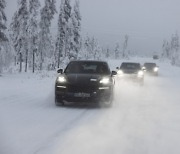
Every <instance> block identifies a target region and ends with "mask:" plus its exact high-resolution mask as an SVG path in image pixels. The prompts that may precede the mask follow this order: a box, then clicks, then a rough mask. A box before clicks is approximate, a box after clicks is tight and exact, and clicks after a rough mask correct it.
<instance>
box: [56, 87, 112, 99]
mask: <svg viewBox="0 0 180 154" xmlns="http://www.w3.org/2000/svg"><path fill="white" fill-rule="evenodd" d="M112 92H113V86H99V87H83V86H82V87H81V86H79V87H78V86H75V87H73V86H59V85H56V86H55V96H56V99H57V100H65V101H68V102H99V101H103V100H109V99H110V98H111V95H112Z"/></svg>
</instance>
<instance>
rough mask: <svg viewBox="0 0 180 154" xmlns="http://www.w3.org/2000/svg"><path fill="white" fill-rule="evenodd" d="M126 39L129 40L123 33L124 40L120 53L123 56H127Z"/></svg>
mask: <svg viewBox="0 0 180 154" xmlns="http://www.w3.org/2000/svg"><path fill="white" fill-rule="evenodd" d="M128 40H129V37H128V35H125V40H124V43H123V53H122V54H123V55H122V57H123V58H125V57H127V56H128V55H127V46H128Z"/></svg>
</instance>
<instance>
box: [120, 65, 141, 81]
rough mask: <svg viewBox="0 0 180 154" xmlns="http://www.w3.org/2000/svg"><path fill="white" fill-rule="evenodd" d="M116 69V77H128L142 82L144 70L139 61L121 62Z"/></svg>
mask: <svg viewBox="0 0 180 154" xmlns="http://www.w3.org/2000/svg"><path fill="white" fill-rule="evenodd" d="M117 69H118V72H117V73H118V78H120V79H130V80H132V81H135V82H138V83H140V85H143V84H144V72H143V70H142V68H141V64H140V63H134V62H123V63H122V64H121V66H120V68H119V67H117Z"/></svg>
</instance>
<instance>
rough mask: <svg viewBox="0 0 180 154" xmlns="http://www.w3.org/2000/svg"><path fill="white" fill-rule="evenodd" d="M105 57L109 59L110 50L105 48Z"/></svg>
mask: <svg viewBox="0 0 180 154" xmlns="http://www.w3.org/2000/svg"><path fill="white" fill-rule="evenodd" d="M105 57H106V58H109V57H110V49H109V48H108V47H107V49H106V53H105Z"/></svg>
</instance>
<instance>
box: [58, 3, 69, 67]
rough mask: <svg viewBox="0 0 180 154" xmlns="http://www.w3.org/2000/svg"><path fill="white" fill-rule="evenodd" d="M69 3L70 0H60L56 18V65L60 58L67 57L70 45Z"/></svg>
mask: <svg viewBox="0 0 180 154" xmlns="http://www.w3.org/2000/svg"><path fill="white" fill-rule="evenodd" d="M70 17H71V5H70V0H61V5H60V12H59V19H58V35H57V40H56V54H57V63H58V67H59V65H60V58H61V57H63V58H65V57H68V56H69V52H70V49H71V47H72V44H71V39H72V38H71V37H72V24H70V23H71V22H70V20H69V19H70Z"/></svg>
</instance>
